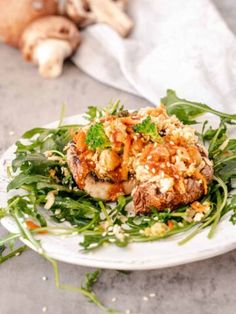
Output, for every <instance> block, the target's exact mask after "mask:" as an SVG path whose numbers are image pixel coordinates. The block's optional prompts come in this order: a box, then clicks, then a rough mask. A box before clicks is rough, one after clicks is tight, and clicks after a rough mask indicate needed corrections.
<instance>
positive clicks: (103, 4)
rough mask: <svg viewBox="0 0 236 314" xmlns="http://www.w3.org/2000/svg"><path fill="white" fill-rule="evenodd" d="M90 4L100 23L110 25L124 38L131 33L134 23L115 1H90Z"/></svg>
mask: <svg viewBox="0 0 236 314" xmlns="http://www.w3.org/2000/svg"><path fill="white" fill-rule="evenodd" d="M89 4H90V9H91V11H92V12H93V13H94V14H95V16H96V17H97V20H98V21H99V22H103V23H107V24H109V25H110V26H111V27H113V28H114V29H115V30H116V31H117V32H118V33H119V34H120V35H121V36H123V37H126V36H127V35H128V34H129V33H130V31H131V29H132V28H133V22H132V20H131V19H130V18H129V17H128V15H127V14H125V13H124V12H123V11H122V10H121V9H120V8H119V6H118V5H117V4H116V3H115V2H114V1H112V0H90V1H89Z"/></svg>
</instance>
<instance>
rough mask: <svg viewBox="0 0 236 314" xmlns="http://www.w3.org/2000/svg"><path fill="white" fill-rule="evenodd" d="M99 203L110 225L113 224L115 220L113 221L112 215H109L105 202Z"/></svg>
mask: <svg viewBox="0 0 236 314" xmlns="http://www.w3.org/2000/svg"><path fill="white" fill-rule="evenodd" d="M98 204H99V206H100V207H101V210H102V212H103V214H104V215H105V217H106V219H107V221H108V222H109V225H112V224H113V221H112V219H111V217H110V216H109V215H108V213H107V210H106V207H105V206H104V204H103V202H102V201H99V202H98Z"/></svg>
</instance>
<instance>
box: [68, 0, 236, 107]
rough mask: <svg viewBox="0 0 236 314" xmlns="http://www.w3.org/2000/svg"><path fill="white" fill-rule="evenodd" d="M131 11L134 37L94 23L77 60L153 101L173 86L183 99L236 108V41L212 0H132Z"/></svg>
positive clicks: (102, 77) (88, 70) (93, 73)
mask: <svg viewBox="0 0 236 314" xmlns="http://www.w3.org/2000/svg"><path fill="white" fill-rule="evenodd" d="M129 14H130V15H131V16H132V18H133V20H134V23H135V28H134V30H133V33H132V35H131V36H130V37H129V38H127V39H123V38H121V37H119V35H117V34H116V33H115V31H113V30H112V29H111V28H109V27H108V26H106V25H102V24H97V25H94V26H91V27H88V28H87V29H86V30H85V31H84V32H83V43H82V45H81V47H80V48H79V49H78V51H77V53H76V54H75V56H74V57H73V62H74V63H75V64H76V65H77V66H78V67H80V68H81V69H82V70H83V71H84V72H86V73H87V74H89V75H91V76H92V77H94V78H95V79H97V80H99V81H101V82H104V83H105V84H109V85H111V86H114V87H116V88H119V89H122V90H125V91H128V92H130V93H133V94H136V95H139V96H142V97H144V98H146V99H148V100H149V101H150V102H151V103H153V104H157V103H158V102H159V99H160V97H162V96H163V95H165V93H166V90H167V89H168V88H171V89H174V90H176V92H177V93H178V95H179V96H180V97H181V98H188V99H193V100H196V101H201V102H205V103H207V104H209V105H210V106H213V107H215V108H218V109H219V110H228V112H230V111H236V110H234V109H233V108H234V105H233V101H234V99H235V98H236V84H235V83H236V58H235V57H236V41H235V37H234V35H233V34H232V33H231V31H230V30H229V29H228V27H227V26H226V24H225V22H224V21H223V19H222V18H221V16H220V15H219V13H218V11H217V10H216V8H215V7H214V5H213V4H212V3H211V1H210V0H197V1H196V0H188V1H186V0H175V1H173V0H155V1H153V0H131V1H130V6H129Z"/></svg>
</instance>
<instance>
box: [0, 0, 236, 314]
mask: <svg viewBox="0 0 236 314" xmlns="http://www.w3.org/2000/svg"><path fill="white" fill-rule="evenodd" d="M214 2H215V3H216V5H217V7H218V8H219V10H220V12H221V13H222V15H223V16H224V18H225V19H226V21H227V23H228V24H229V27H230V28H231V30H232V31H234V32H235V33H236V22H235V20H236V1H235V0H231V1H230V0H224V1H223V0H217V1H216V0H215V1H214ZM118 97H119V98H120V99H122V100H123V101H124V102H125V103H127V104H128V107H130V108H131V107H140V106H141V105H143V100H142V99H138V98H136V97H134V96H131V95H129V94H126V93H124V92H121V91H118V90H115V89H113V88H109V87H107V86H104V85H102V84H100V83H98V82H96V81H94V80H93V79H91V78H89V77H88V76H86V75H85V74H83V73H82V72H80V71H79V70H78V69H77V68H75V67H74V66H73V65H72V64H70V63H68V64H67V65H66V67H65V72H64V75H63V76H62V77H61V78H59V79H58V80H53V81H48V80H43V79H41V78H40V77H39V76H38V75H37V73H36V70H35V68H34V67H33V66H32V65H31V64H26V63H23V62H22V60H21V57H20V55H19V54H18V52H17V51H15V50H14V49H12V48H9V47H6V46H3V45H0V154H1V153H2V152H3V151H4V150H5V149H6V148H7V147H8V146H9V145H11V144H12V143H13V142H14V141H15V140H16V139H17V138H18V137H19V136H20V135H21V134H22V132H23V131H24V130H26V129H28V128H31V127H33V126H35V125H43V124H46V123H48V122H50V121H52V120H55V119H57V117H58V114H59V111H60V105H61V103H62V102H64V103H66V104H67V115H73V114H75V113H79V112H83V110H84V108H85V107H86V106H87V105H88V104H95V103H96V104H105V103H106V102H108V101H109V100H110V99H111V98H118ZM11 132H14V134H13V135H10V134H12V133H11ZM4 233H5V231H4V230H2V228H1V230H0V236H1V235H3V234H4ZM235 269H236V251H233V252H230V253H228V254H225V255H223V256H220V257H216V258H212V259H209V260H206V261H201V262H197V263H192V264H189V265H183V266H179V267H174V268H168V269H163V270H156V271H141V272H132V273H130V274H128V275H125V274H122V273H119V272H116V271H104V272H103V273H102V276H101V280H100V281H99V282H98V284H97V285H96V291H97V293H98V294H99V295H100V297H101V300H102V301H104V302H105V303H106V304H108V305H111V306H113V307H115V308H117V309H119V310H122V311H125V310H126V309H130V310H131V313H142V314H154V313H155V314H172V313H175V314H180V313H181V314H188V313H191V314H199V313H201V314H213V313H214V314H235V313H236V294H235V291H236V271H235ZM89 270H90V268H85V267H78V266H74V265H69V264H65V263H60V271H61V277H62V281H63V282H65V283H71V284H74V285H79V284H80V283H81V281H82V279H83V278H84V275H85V273H86V272H87V271H89ZM43 276H47V277H48V280H47V281H43V280H42V277H43ZM149 293H156V297H155V298H152V299H150V300H149V301H148V302H146V301H143V300H142V297H143V296H144V295H148V294H149ZM114 297H115V298H116V302H112V298H114ZM45 306H46V307H47V312H46V313H50V314H54V313H56V314H72V313H73V314H74V313H78V314H95V313H100V311H99V310H98V309H97V308H96V307H95V306H94V305H93V304H90V303H88V302H87V301H86V300H85V299H84V298H83V297H82V296H81V295H78V294H74V293H70V292H65V291H60V290H57V289H56V288H55V286H54V279H53V272H52V269H51V266H50V265H49V264H48V262H46V261H45V260H43V259H42V258H41V257H40V256H39V255H37V254H36V253H34V252H32V251H27V252H25V253H23V254H22V255H21V256H19V257H15V258H14V259H11V260H9V261H8V262H6V263H4V264H2V265H1V266H0V313H1V314H20V313H21V314H31V313H34V314H38V313H42V308H43V307H45Z"/></svg>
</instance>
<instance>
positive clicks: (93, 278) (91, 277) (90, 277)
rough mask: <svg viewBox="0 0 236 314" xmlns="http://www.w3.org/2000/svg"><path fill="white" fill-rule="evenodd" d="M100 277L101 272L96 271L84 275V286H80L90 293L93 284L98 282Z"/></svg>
mask: <svg viewBox="0 0 236 314" xmlns="http://www.w3.org/2000/svg"><path fill="white" fill-rule="evenodd" d="M100 275H101V270H99V269H98V270H96V271H94V272H91V273H87V274H86V279H85V282H84V284H83V285H82V288H83V289H85V290H87V291H89V292H91V291H93V286H94V284H95V283H96V282H97V281H98V279H99V276H100Z"/></svg>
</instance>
